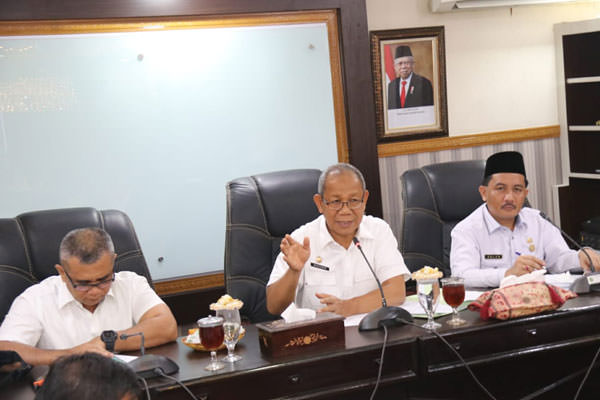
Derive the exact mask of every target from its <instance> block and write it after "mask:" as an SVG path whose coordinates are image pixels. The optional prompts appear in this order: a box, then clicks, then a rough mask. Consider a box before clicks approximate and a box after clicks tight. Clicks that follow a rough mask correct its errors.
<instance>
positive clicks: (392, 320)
mask: <svg viewBox="0 0 600 400" xmlns="http://www.w3.org/2000/svg"><path fill="white" fill-rule="evenodd" d="M412 320H413V318H412V315H410V313H409V312H408V311H406V310H405V309H404V308H402V307H394V306H388V307H381V308H379V309H377V310H375V311H371V312H370V313H368V314H367V315H365V316H364V318H363V319H362V320H361V321H360V324H358V330H359V331H361V332H362V331H374V330H377V329H381V328H382V327H383V325H386V326H398V325H404V321H410V322H412Z"/></svg>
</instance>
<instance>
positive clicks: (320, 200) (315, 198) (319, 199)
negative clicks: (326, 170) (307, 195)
mask: <svg viewBox="0 0 600 400" xmlns="http://www.w3.org/2000/svg"><path fill="white" fill-rule="evenodd" d="M313 201H314V202H315V206H317V209H318V210H319V212H320V213H321V214H323V198H322V197H321V195H320V194H319V193H317V194H315V195H314V196H313Z"/></svg>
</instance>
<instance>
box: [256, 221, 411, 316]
mask: <svg viewBox="0 0 600 400" xmlns="http://www.w3.org/2000/svg"><path fill="white" fill-rule="evenodd" d="M291 236H292V238H294V240H296V241H298V242H300V243H302V241H303V240H304V237H309V238H310V256H309V258H308V261H307V262H306V264H305V265H304V268H303V269H302V272H301V273H300V278H299V280H298V286H297V287H296V298H295V305H296V306H297V307H299V308H311V309H313V310H318V309H321V308H323V307H324V305H323V304H321V303H320V300H319V299H318V298H317V297H316V296H315V293H327V294H330V295H333V296H336V297H338V298H340V299H350V298H353V297H357V296H361V295H363V294H366V293H369V292H371V291H373V290H376V289H377V283H376V282H375V278H373V274H372V273H371V271H370V270H369V267H368V266H367V264H366V263H365V260H364V258H363V256H362V255H361V254H360V251H359V250H358V248H356V246H355V245H354V244H351V245H350V247H349V248H348V249H345V248H344V247H343V246H341V245H340V244H338V243H337V242H336V241H335V240H334V239H333V238H332V237H331V235H330V234H329V231H328V230H327V226H326V223H325V217H323V216H322V215H321V216H320V217H319V218H317V219H315V220H314V221H312V222H309V223H308V224H306V225H303V226H301V227H300V228H298V229H296V230H295V231H294V232H292V234H291ZM356 237H357V238H358V240H359V241H360V244H361V246H362V249H363V251H364V252H365V255H366V257H367V259H368V260H369V262H370V263H371V266H372V267H373V269H374V270H375V273H376V274H377V277H378V278H379V280H380V281H381V282H382V283H383V282H384V281H386V280H388V279H390V278H393V277H395V276H399V275H404V280H407V279H408V278H409V277H410V274H409V272H408V269H407V268H406V265H405V264H404V259H403V258H402V256H401V255H400V252H399V251H398V242H397V241H396V238H395V237H394V234H393V233H392V230H391V229H390V227H389V226H388V224H387V223H386V222H385V221H383V220H382V219H379V218H376V217H371V216H363V218H362V221H361V223H360V226H359V229H358V232H357V234H356ZM311 262H314V263H317V264H321V265H324V266H326V267H328V268H329V271H324V270H322V269H318V268H315V267H311V265H310V263H311ZM288 268H289V267H288V265H287V263H286V262H285V261H283V254H282V253H280V254H279V256H278V257H277V259H276V260H275V265H274V267H273V271H272V272H271V277H270V278H269V282H268V284H267V286H268V285H270V284H272V283H274V282H276V281H278V280H279V279H280V278H281V277H282V276H283V275H284V274H285V273H286V271H287V270H288Z"/></svg>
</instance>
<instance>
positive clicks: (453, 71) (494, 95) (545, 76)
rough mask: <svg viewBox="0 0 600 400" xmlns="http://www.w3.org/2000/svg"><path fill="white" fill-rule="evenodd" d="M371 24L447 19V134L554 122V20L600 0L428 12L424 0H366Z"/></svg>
mask: <svg viewBox="0 0 600 400" xmlns="http://www.w3.org/2000/svg"><path fill="white" fill-rule="evenodd" d="M366 4H367V18H368V25H369V31H373V30H382V29H403V28H413V27H424V26H438V25H443V26H445V37H446V80H447V96H448V121H449V130H450V136H458V135H466V134H473V133H484V132H495V131H503V130H510V129H521V128H528V127H536V126H547V125H558V107H557V82H556V60H555V53H554V41H553V40H554V36H553V25H554V24H555V23H559V22H567V21H579V20H586V19H593V18H600V1H598V0H596V1H588V2H580V3H575V4H549V5H536V6H520V7H514V8H512V9H511V8H509V7H501V8H488V9H483V10H481V9H480V10H469V11H454V12H450V13H432V12H431V11H430V5H429V4H430V2H429V0H366Z"/></svg>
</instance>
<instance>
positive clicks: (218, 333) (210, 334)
mask: <svg viewBox="0 0 600 400" xmlns="http://www.w3.org/2000/svg"><path fill="white" fill-rule="evenodd" d="M197 323H198V327H199V329H200V342H201V343H202V346H203V347H204V348H205V349H207V350H210V363H208V365H207V366H206V367H204V369H205V370H207V371H216V370H219V369H221V368H223V367H225V364H223V363H222V362H219V361H217V349H218V348H219V346H221V345H222V344H223V338H224V336H225V335H224V332H223V318H221V317H215V316H210V317H206V318H202V319H199V320H198V322H197Z"/></svg>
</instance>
